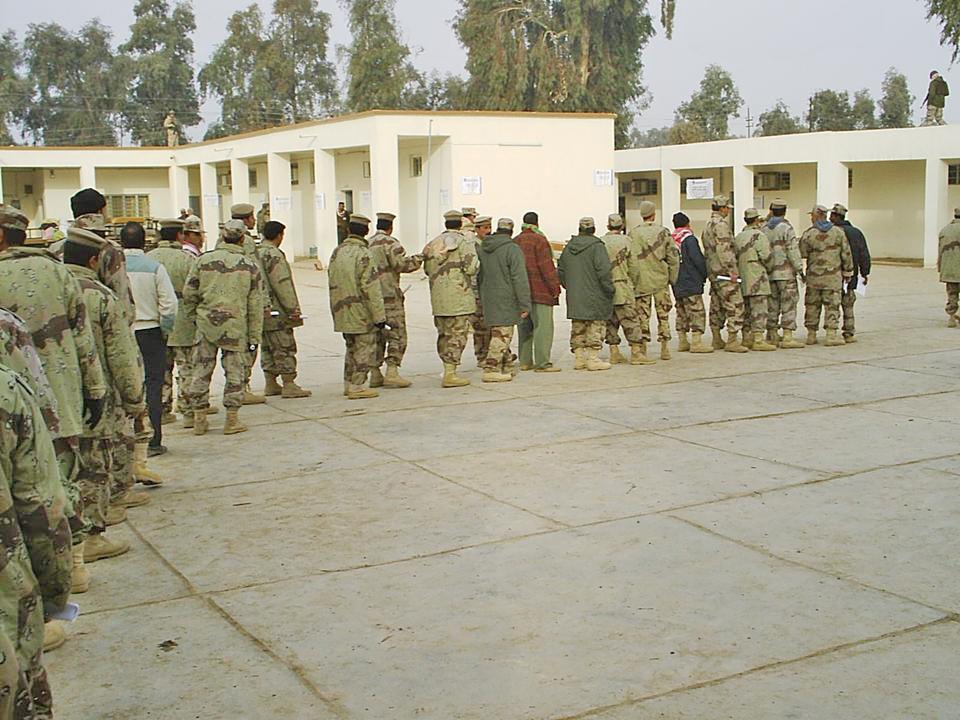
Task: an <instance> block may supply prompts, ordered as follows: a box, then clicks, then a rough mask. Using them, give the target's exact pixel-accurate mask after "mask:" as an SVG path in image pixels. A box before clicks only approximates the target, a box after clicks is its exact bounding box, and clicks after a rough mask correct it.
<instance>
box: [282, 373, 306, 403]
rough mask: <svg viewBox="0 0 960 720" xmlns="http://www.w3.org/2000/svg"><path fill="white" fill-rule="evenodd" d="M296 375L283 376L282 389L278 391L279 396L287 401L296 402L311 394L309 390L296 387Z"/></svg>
mask: <svg viewBox="0 0 960 720" xmlns="http://www.w3.org/2000/svg"><path fill="white" fill-rule="evenodd" d="M296 377H297V376H296V375H284V376H283V389H282V390H281V391H280V396H281V397H283V398H286V399H287V400H296V399H298V398H308V397H310V396H311V395H313V393H312V392H311V391H310V390H304V389H303V388H302V387H300V386H299V385H297V383H296V382H295V379H296Z"/></svg>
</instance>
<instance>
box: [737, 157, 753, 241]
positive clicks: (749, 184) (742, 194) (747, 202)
mask: <svg viewBox="0 0 960 720" xmlns="http://www.w3.org/2000/svg"><path fill="white" fill-rule="evenodd" d="M753 203H754V198H753V168H752V167H747V166H746V165H734V166H733V204H734V208H733V229H734V232H737V231H738V230H739V229H740V228H741V227H743V213H744V211H745V210H746V209H747V208H749V207H753Z"/></svg>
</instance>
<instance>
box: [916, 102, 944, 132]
mask: <svg viewBox="0 0 960 720" xmlns="http://www.w3.org/2000/svg"><path fill="white" fill-rule="evenodd" d="M921 125H922V126H924V127H926V126H927V125H946V123H945V122H944V121H943V108H940V107H930V106H929V105H928V106H927V116H926V117H925V118H924V119H923V122H922V123H921Z"/></svg>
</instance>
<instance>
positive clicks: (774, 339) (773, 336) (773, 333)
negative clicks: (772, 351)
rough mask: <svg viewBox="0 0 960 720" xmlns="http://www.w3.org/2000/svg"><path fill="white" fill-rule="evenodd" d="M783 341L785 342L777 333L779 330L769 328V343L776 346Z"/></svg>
mask: <svg viewBox="0 0 960 720" xmlns="http://www.w3.org/2000/svg"><path fill="white" fill-rule="evenodd" d="M781 340H783V338H782V337H780V334H779V333H778V332H777V329H776V328H769V329H768V330H767V342H768V343H772V344H774V345H779V344H780V341H781Z"/></svg>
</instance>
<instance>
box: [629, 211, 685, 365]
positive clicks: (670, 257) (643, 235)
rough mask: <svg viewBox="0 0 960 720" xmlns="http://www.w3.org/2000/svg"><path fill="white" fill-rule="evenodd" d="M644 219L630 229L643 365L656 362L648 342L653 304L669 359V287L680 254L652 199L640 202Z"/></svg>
mask: <svg viewBox="0 0 960 720" xmlns="http://www.w3.org/2000/svg"><path fill="white" fill-rule="evenodd" d="M640 216H641V217H642V218H643V222H642V223H641V224H640V225H637V227H635V228H633V230H631V231H630V251H631V252H632V253H633V257H634V259H635V261H636V266H635V267H636V274H635V275H634V276H633V285H634V291H635V292H636V294H637V315H638V316H639V318H640V327H641V328H643V342H641V343H640V346H639V348H638V355H639V357H638V358H637V360H638V362H639V363H640V364H648V363H650V362H653V360H652V359H651V358H648V357H647V343H648V342H649V341H650V339H651V335H650V324H651V315H652V312H651V306H653V311H655V312H656V314H657V340H659V341H660V359H661V360H669V359H670V338H671V336H670V311H671V310H672V309H673V300H672V297H671V295H670V286H671V285H673V283H675V282H676V281H677V273H678V272H679V271H680V256H679V255H678V254H677V246H676V244H675V243H674V242H673V238H672V237H671V236H670V231H669V230H667V229H666V228H665V227H664V226H663V225H661V224H660V223H658V222H657V221H656V220H657V206H656V205H654V204H653V203H652V202H650V201H649V200H644V201H643V202H642V203H640Z"/></svg>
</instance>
